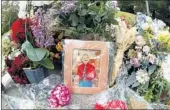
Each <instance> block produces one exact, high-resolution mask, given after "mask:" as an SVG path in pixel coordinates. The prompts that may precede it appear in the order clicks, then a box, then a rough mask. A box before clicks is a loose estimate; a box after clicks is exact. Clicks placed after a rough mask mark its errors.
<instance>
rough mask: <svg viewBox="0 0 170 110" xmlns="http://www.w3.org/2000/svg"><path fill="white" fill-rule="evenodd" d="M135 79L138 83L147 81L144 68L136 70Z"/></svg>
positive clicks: (147, 77)
mask: <svg viewBox="0 0 170 110" xmlns="http://www.w3.org/2000/svg"><path fill="white" fill-rule="evenodd" d="M136 79H137V80H138V82H139V83H141V84H145V83H146V82H147V81H149V76H148V73H147V72H146V71H145V70H141V69H140V70H138V71H137V73H136Z"/></svg>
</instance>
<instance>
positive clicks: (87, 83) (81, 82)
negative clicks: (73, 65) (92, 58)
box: [74, 54, 97, 87]
mask: <svg viewBox="0 0 170 110" xmlns="http://www.w3.org/2000/svg"><path fill="white" fill-rule="evenodd" d="M81 61H82V63H81V64H80V65H78V67H77V73H76V76H75V78H74V83H75V85H77V86H79V87H93V85H94V84H93V83H94V80H95V79H96V77H97V74H96V68H95V66H94V65H93V64H91V63H90V62H89V56H88V55H87V54H83V55H82V58H81Z"/></svg>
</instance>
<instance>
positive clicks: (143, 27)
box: [142, 23, 150, 31]
mask: <svg viewBox="0 0 170 110" xmlns="http://www.w3.org/2000/svg"><path fill="white" fill-rule="evenodd" d="M149 27H150V26H149V24H148V23H144V24H142V29H143V30H145V31H146V30H148V29H149Z"/></svg>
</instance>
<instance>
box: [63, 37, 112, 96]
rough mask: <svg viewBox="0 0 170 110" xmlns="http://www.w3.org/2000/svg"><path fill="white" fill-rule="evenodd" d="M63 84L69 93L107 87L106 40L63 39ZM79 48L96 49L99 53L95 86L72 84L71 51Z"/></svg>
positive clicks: (91, 91)
mask: <svg viewBox="0 0 170 110" xmlns="http://www.w3.org/2000/svg"><path fill="white" fill-rule="evenodd" d="M63 48H64V84H65V85H66V86H67V87H68V88H69V90H70V92H71V93H81V94H94V93H99V92H100V91H103V90H105V89H106V87H107V80H108V78H107V77H108V66H109V47H108V43H107V42H101V41H80V40H68V39H66V40H64V45H63ZM74 49H80V50H85V49H86V50H88V51H89V50H90V51H93V50H94V51H95V50H98V51H100V52H101V53H100V52H98V53H99V54H100V73H98V78H99V80H98V86H97V87H76V86H74V85H73V79H72V76H73V75H72V74H73V51H74Z"/></svg>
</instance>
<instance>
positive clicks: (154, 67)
mask: <svg viewBox="0 0 170 110" xmlns="http://www.w3.org/2000/svg"><path fill="white" fill-rule="evenodd" d="M155 69H156V65H151V66H150V67H149V71H148V73H149V75H151V74H152V73H153V72H154V71H155Z"/></svg>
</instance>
